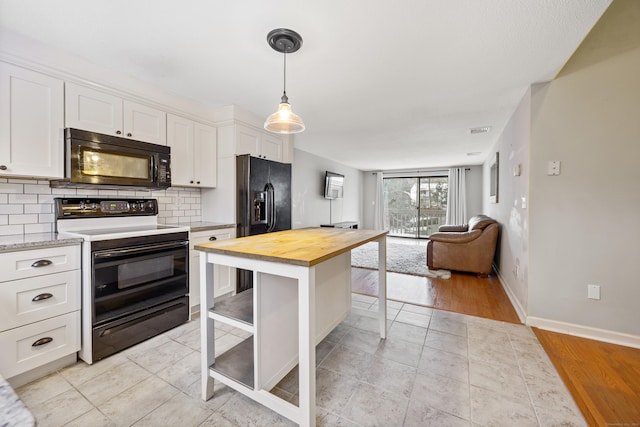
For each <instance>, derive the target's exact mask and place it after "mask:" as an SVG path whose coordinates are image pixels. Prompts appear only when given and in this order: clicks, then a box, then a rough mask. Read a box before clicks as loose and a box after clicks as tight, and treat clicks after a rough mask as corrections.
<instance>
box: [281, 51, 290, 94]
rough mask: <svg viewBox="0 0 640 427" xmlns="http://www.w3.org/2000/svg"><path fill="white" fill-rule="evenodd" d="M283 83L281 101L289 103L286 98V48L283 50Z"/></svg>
mask: <svg viewBox="0 0 640 427" xmlns="http://www.w3.org/2000/svg"><path fill="white" fill-rule="evenodd" d="M283 52H284V73H283V75H284V83H283V87H284V90H283V95H282V100H283V102H287V103H288V102H289V98H288V97H287V48H286V47H285V48H284V51H283Z"/></svg>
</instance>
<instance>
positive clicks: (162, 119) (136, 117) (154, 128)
mask: <svg viewBox="0 0 640 427" xmlns="http://www.w3.org/2000/svg"><path fill="white" fill-rule="evenodd" d="M122 110H123V114H124V132H125V135H124V136H125V137H127V138H131V139H135V140H137V141H144V142H151V143H154V144H161V145H166V144H167V113H165V112H164V111H160V110H157V109H155V108H151V107H148V106H146V105H141V104H137V103H135V102H131V101H127V100H125V101H124V104H123V107H122Z"/></svg>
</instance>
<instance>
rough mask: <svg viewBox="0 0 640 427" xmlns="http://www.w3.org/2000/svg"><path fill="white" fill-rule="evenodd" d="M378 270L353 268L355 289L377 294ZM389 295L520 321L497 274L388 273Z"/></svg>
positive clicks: (433, 305)
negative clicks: (433, 276) (430, 275)
mask: <svg viewBox="0 0 640 427" xmlns="http://www.w3.org/2000/svg"><path fill="white" fill-rule="evenodd" d="M377 275H378V271H377V270H367V269H363V268H352V269H351V283H352V290H353V292H356V293H360V294H365V295H374V296H375V295H377V292H378V276H377ZM387 298H388V299H391V300H394V301H401V302H407V303H410V304H416V305H422V306H426V307H433V308H437V309H440V310H447V311H454V312H456V313H463V314H468V315H471V316H478V317H484V318H487V319H493V320H500V321H503V322H511V323H520V319H518V315H517V314H516V311H515V310H514V308H513V306H512V305H511V301H509V298H508V297H507V294H506V293H505V292H504V289H502V285H501V284H500V281H499V280H498V278H497V277H495V276H490V277H488V278H484V279H482V278H479V277H477V276H476V275H475V274H464V273H452V274H451V278H450V279H430V278H427V277H422V276H410V275H406V274H398V273H387Z"/></svg>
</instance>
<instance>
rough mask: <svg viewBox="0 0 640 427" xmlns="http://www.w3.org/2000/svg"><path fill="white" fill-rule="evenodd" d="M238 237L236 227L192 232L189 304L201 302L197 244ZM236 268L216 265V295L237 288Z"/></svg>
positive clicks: (190, 241)
mask: <svg viewBox="0 0 640 427" xmlns="http://www.w3.org/2000/svg"><path fill="white" fill-rule="evenodd" d="M235 237H236V230H235V228H223V229H218V230H211V231H197V232H192V233H191V234H190V236H189V246H190V247H191V249H192V250H191V251H190V253H189V257H190V262H189V306H190V307H192V308H193V307H195V306H197V305H199V304H200V252H199V251H196V250H195V249H193V247H194V246H195V245H198V244H201V243H208V242H211V241H216V240H227V239H233V238H235ZM235 274H236V270H235V268H230V267H227V266H220V267H216V268H215V270H214V288H213V294H214V297H219V296H221V295H224V294H228V293H230V292H235V290H236V276H235Z"/></svg>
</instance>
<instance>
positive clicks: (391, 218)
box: [385, 208, 447, 237]
mask: <svg viewBox="0 0 640 427" xmlns="http://www.w3.org/2000/svg"><path fill="white" fill-rule="evenodd" d="M418 216H419V217H420V220H418ZM446 216H447V213H446V211H445V210H444V209H434V208H429V209H420V210H419V211H418V209H417V208H412V209H387V210H386V211H385V224H386V226H387V228H388V230H389V235H390V236H401V237H428V236H429V235H430V234H432V233H435V232H436V231H438V227H440V226H441V225H443V224H444V223H445V218H446ZM418 232H419V235H418Z"/></svg>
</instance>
